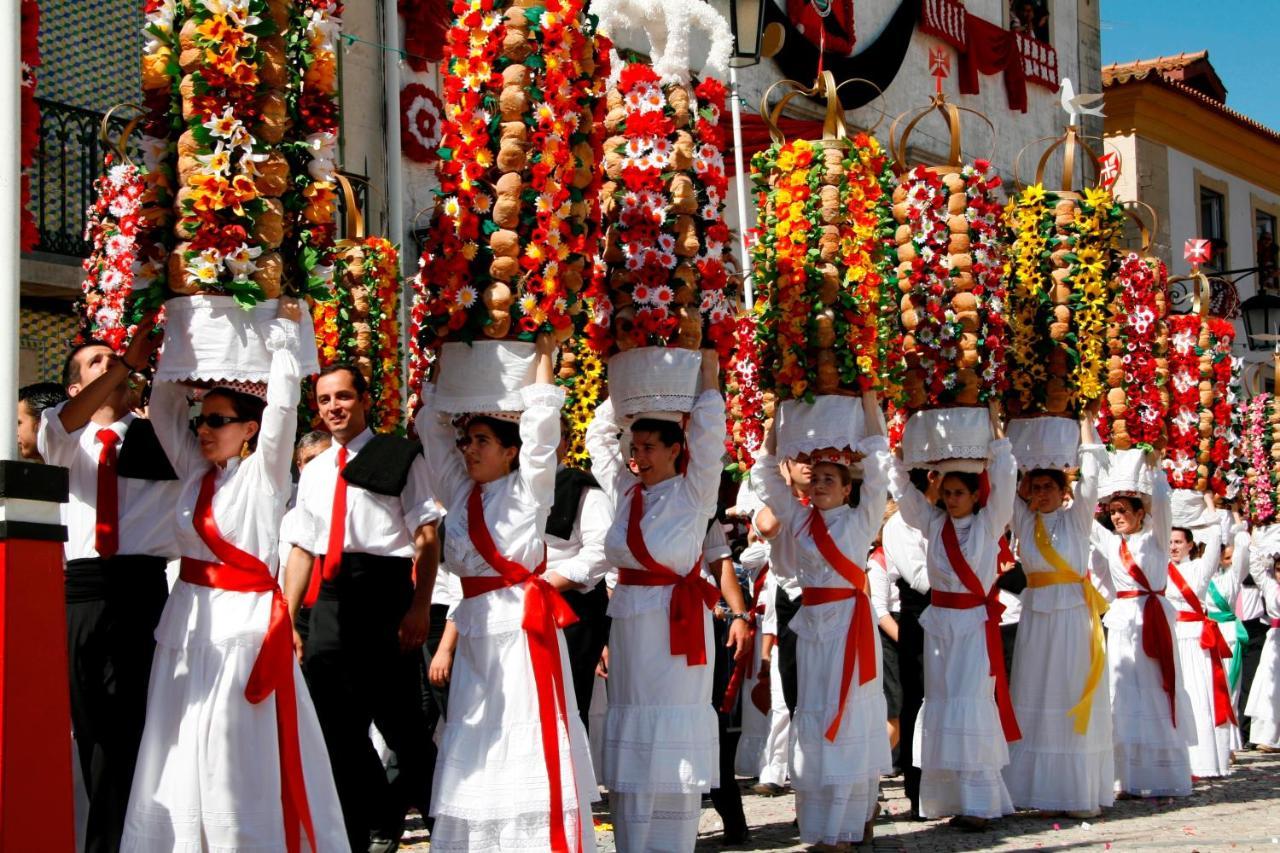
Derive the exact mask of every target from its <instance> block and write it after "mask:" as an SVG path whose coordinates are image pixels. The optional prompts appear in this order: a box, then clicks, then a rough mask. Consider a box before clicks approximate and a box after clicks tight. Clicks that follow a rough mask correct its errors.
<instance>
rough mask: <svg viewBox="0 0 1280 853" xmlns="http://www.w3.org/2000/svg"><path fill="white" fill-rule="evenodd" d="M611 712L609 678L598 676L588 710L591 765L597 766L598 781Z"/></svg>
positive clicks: (594, 682) (592, 688)
mask: <svg viewBox="0 0 1280 853" xmlns="http://www.w3.org/2000/svg"><path fill="white" fill-rule="evenodd" d="M608 713H609V680H608V679H606V678H601V677H600V676H598V675H597V676H596V677H595V679H594V680H593V682H592V684H591V707H590V709H588V711H587V720H588V722H590V724H591V725H590V727H589V728H588V729H587V740H588V741H589V742H590V743H591V766H592V767H594V768H595V771H596V776H597V781H599V778H598V777H599V776H600V772H601V770H602V769H603V768H604V718H605V715H606V714H608Z"/></svg>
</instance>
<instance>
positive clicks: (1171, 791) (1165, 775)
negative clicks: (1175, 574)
mask: <svg viewBox="0 0 1280 853" xmlns="http://www.w3.org/2000/svg"><path fill="white" fill-rule="evenodd" d="M1110 464H1112V465H1115V464H1116V462H1115V460H1112V461H1111V463H1110ZM1143 464H1147V463H1143ZM1151 480H1152V481H1153V486H1152V489H1151V494H1150V495H1149V496H1143V495H1139V494H1137V493H1131V494H1119V493H1116V494H1104V495H1102V496H1101V498H1102V501H1103V504H1104V506H1105V508H1106V512H1107V514H1108V515H1109V516H1110V518H1111V522H1112V524H1113V525H1114V526H1115V531H1114V532H1113V531H1111V530H1108V529H1107V528H1106V527H1104V526H1102V525H1101V524H1100V523H1098V522H1094V525H1093V534H1092V537H1091V538H1092V540H1093V546H1094V548H1095V549H1096V550H1097V551H1098V552H1099V553H1100V555H1101V557H1102V558H1103V559H1105V561H1106V564H1107V567H1108V570H1109V573H1110V577H1111V583H1110V586H1111V588H1113V589H1114V590H1115V600H1114V601H1113V602H1112V604H1111V608H1110V609H1109V610H1108V611H1107V615H1106V617H1105V619H1104V620H1103V624H1105V625H1106V627H1107V669H1108V673H1109V680H1110V687H1111V721H1112V742H1113V744H1114V747H1115V767H1116V780H1117V782H1116V786H1117V793H1118V795H1119V796H1120V797H1121V798H1125V797H1167V796H1174V797H1185V796H1188V795H1189V794H1190V793H1191V765H1190V763H1189V756H1188V751H1187V747H1188V746H1189V745H1190V744H1192V743H1194V742H1195V738H1196V733H1195V724H1194V718H1193V717H1192V711H1191V702H1190V700H1189V699H1188V698H1187V691H1186V690H1185V689H1184V688H1183V686H1182V677H1181V674H1180V670H1179V667H1178V655H1177V652H1176V650H1175V647H1174V640H1173V623H1174V619H1175V614H1174V609H1173V606H1172V605H1171V604H1170V603H1169V602H1168V601H1167V600H1166V598H1165V586H1166V584H1167V583H1168V578H1169V532H1170V529H1171V524H1172V522H1171V509H1170V489H1169V483H1168V480H1167V479H1166V478H1165V475H1164V472H1163V471H1162V470H1159V468H1158V467H1156V470H1155V471H1154V473H1153V475H1152V476H1151ZM1144 498H1145V499H1144ZM1148 500H1149V501H1150V511H1148V510H1147V508H1146V506H1145V504H1146V501H1148Z"/></svg>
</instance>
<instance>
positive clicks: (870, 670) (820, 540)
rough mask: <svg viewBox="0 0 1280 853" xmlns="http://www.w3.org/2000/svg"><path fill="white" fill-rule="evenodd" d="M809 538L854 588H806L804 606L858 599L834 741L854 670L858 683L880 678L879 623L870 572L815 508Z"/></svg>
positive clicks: (831, 728)
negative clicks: (838, 541) (844, 550)
mask: <svg viewBox="0 0 1280 853" xmlns="http://www.w3.org/2000/svg"><path fill="white" fill-rule="evenodd" d="M809 535H810V536H812V537H813V544H815V545H817V546H818V553H819V554H821V555H822V559H824V560H826V561H827V563H828V564H829V565H830V566H831V568H832V569H834V570H835V572H836V574H838V575H839V576H840V577H842V578H844V580H845V581H846V582H847V583H848V584H849V586H851V587H852V589H847V588H845V587H806V588H805V589H804V591H803V592H802V593H801V597H800V603H801V604H802V605H803V606H805V607H811V606H813V605H815V604H829V603H831V602H835V601H846V600H848V599H850V598H852V599H853V600H854V603H853V615H852V616H851V617H850V618H849V631H848V633H847V634H846V635H845V641H844V661H843V665H842V666H841V668H840V705H839V707H838V708H836V716H835V719H833V720H832V721H831V723H830V725H828V726H827V731H826V738H827V740H829V741H832V742H834V741H835V739H836V735H837V734H839V732H840V721H841V720H842V719H843V718H844V709H845V705H846V704H847V703H848V701H849V688H850V686H851V685H852V684H853V669H854V666H855V665H856V666H857V668H858V684H860V685H861V684H866V683H867V682H868V681H872V680H873V679H875V677H876V620H875V616H873V615H872V613H871V599H870V598H869V597H868V596H867V573H866V572H865V571H863V569H862V567H860V566H859V565H858V564H857V563H855V562H854V561H853V560H850V559H849V558H848V557H847V556H845V555H844V553H842V552H841V551H840V548H839V546H837V545H836V543H835V540H834V539H832V538H831V531H829V530H828V529H827V522H826V519H824V518H823V517H822V511H821V510H819V509H818V508H817V507H813V509H812V510H810V512H809Z"/></svg>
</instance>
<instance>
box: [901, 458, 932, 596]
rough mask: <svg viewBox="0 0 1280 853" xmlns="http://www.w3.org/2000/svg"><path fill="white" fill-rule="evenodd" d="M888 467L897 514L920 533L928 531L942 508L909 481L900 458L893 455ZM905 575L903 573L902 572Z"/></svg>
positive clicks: (909, 477)
mask: <svg viewBox="0 0 1280 853" xmlns="http://www.w3.org/2000/svg"><path fill="white" fill-rule="evenodd" d="M890 462H891V465H892V467H891V468H890V469H889V494H890V495H892V496H893V499H894V500H895V501H897V502H898V514H899V515H901V516H902V520H903V521H905V522H906V523H907V524H908V525H909V526H911V527H914V528H915V529H916V530H919V531H920V532H921V533H928V531H929V525H930V524H932V523H933V520H934V518H935V517H937V516H939V515H941V514H942V510H940V509H938V508H937V507H936V506H934V505H933V504H931V503H929V499H928V498H926V497H925V496H924V495H923V494H921V493H920V490H919V489H917V488H916V487H915V484H914V483H912V482H911V475H910V474H909V473H908V472H907V466H906V465H904V464H903V463H902V460H901V459H899V458H897V457H896V456H895V457H893V458H892V459H891V460H890ZM904 576H905V573H904Z"/></svg>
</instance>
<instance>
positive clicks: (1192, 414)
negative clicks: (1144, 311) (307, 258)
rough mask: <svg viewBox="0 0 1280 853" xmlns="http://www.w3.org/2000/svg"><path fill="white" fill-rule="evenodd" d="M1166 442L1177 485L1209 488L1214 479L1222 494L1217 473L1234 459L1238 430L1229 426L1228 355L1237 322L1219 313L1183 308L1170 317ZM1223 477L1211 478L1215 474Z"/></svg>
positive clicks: (1230, 370) (1172, 479)
mask: <svg viewBox="0 0 1280 853" xmlns="http://www.w3.org/2000/svg"><path fill="white" fill-rule="evenodd" d="M1168 324H1169V340H1170V351H1169V385H1170V395H1169V396H1170V401H1169V412H1168V426H1169V442H1168V447H1167V449H1166V451H1165V460H1164V466H1165V473H1166V474H1167V475H1168V477H1169V484H1170V485H1171V486H1172V487H1173V488H1175V489H1195V490H1196V491H1199V492H1207V491H1209V489H1210V488H1211V487H1214V483H1215V482H1217V483H1218V484H1219V485H1218V486H1217V487H1216V488H1217V489H1221V490H1222V492H1223V493H1224V494H1225V491H1226V484H1227V479H1226V478H1225V476H1224V475H1220V474H1218V473H1217V470H1218V469H1219V468H1224V467H1227V466H1228V465H1229V463H1230V462H1231V461H1232V460H1233V452H1234V447H1235V446H1236V445H1237V443H1238V436H1236V435H1234V434H1233V431H1232V426H1231V422H1232V407H1233V400H1234V394H1233V391H1232V385H1233V384H1234V382H1236V381H1238V380H1235V379H1233V371H1236V370H1238V367H1236V366H1235V365H1234V363H1233V359H1232V356H1231V344H1232V341H1233V340H1234V338H1235V326H1234V325H1233V324H1232V323H1231V322H1230V321H1228V320H1223V319H1220V318H1217V317H1202V316H1201V315H1199V314H1182V315H1178V316H1173V317H1170V318H1169V321H1168ZM1216 477H1217V478H1221V479H1217V480H1215V478H1216Z"/></svg>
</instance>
